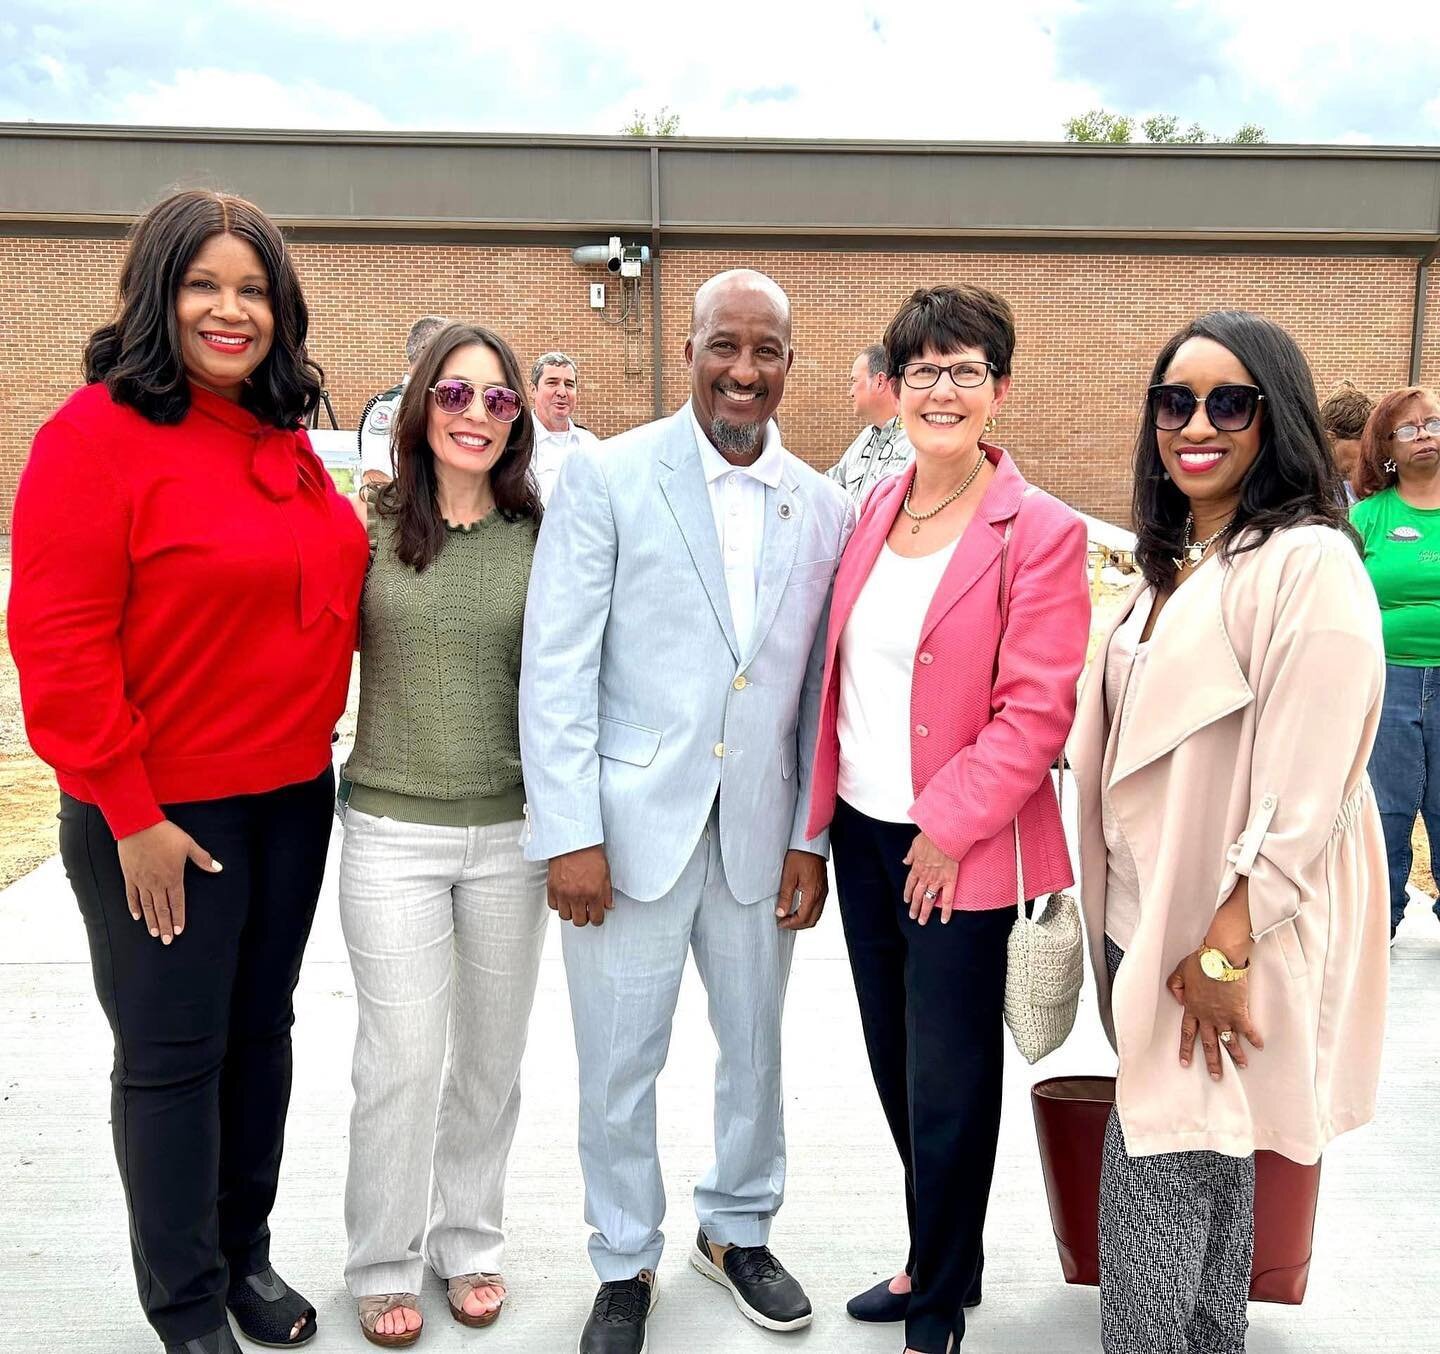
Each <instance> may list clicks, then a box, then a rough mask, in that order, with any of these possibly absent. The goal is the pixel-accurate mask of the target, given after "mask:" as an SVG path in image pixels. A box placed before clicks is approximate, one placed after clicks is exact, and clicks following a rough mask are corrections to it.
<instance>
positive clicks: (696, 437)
mask: <svg viewBox="0 0 1440 1354" xmlns="http://www.w3.org/2000/svg"><path fill="white" fill-rule="evenodd" d="M793 357H794V354H793V351H792V349H791V346H790V303H789V300H788V298H787V297H786V295H785V293H784V292H783V291H782V290H781V289H780V287H779V286H777V285H776V284H775V283H774V282H773V281H772V280H771V279H770V278H768V277H766V276H764V275H763V274H761V273H755V272H750V271H747V270H740V271H735V272H729V273H722V274H720V275H719V276H718V277H714V278H711V279H710V281H709V282H707V283H705V285H704V286H702V287H701V288H700V290H699V291H698V292H697V293H696V296H695V304H694V311H693V315H692V320H691V331H690V338H689V340H688V341H687V343H686V345H685V359H686V364H687V366H688V367H689V369H690V391H691V395H690V402H689V403H688V404H687V405H686V406H685V407H684V408H682V409H681V410H680V411H679V412H678V413H677V414H675V415H673V416H672V417H670V418H666V419H661V420H659V421H658V422H655V423H651V424H648V425H647V426H645V427H642V428H636V429H634V430H633V431H632V432H629V433H626V434H624V435H623V436H621V437H617V438H614V439H612V440H610V441H608V442H606V443H604V444H603V445H601V446H599V447H595V448H586V447H581V448H579V449H577V450H576V451H575V452H574V453H573V454H572V455H571V456H570V457H569V458H568V459H567V461H566V462H565V465H564V468H563V469H562V471H561V473H560V480H559V483H558V485H557V487H556V490H555V495H554V497H553V499H552V500H551V504H550V508H549V510H548V512H547V513H546V516H545V523H544V526H543V527H542V528H541V531H540V539H539V542H538V543H537V545H536V551H535V563H534V568H533V571H532V574H531V579H530V595H529V602H528V604H527V607H526V613H525V641H524V657H523V662H522V666H521V684H520V738H521V760H522V762H523V765H524V769H525V787H526V797H527V800H528V815H529V823H530V838H529V843H528V845H527V848H526V854H527V855H528V856H529V858H530V859H532V860H536V859H538V860H548V861H549V863H550V867H549V900H550V906H551V907H553V908H555V909H556V910H557V911H558V912H559V914H560V916H561V918H562V920H564V921H569V922H571V923H573V925H571V926H567V927H566V928H565V932H564V954H565V970H566V974H567V977H568V980H569V986H570V1004H571V1010H572V1013H573V1016H574V1022H575V1047H576V1052H577V1054H578V1056H579V1065H580V1160H581V1166H582V1168H583V1171H584V1175H585V1216H586V1218H587V1220H588V1221H589V1223H590V1225H591V1226H592V1227H593V1228H594V1233H593V1235H592V1237H591V1239H590V1256H591V1260H592V1261H593V1263H594V1266H595V1270H596V1273H597V1274H598V1276H599V1278H600V1280H601V1283H600V1290H599V1292H598V1294H597V1295H596V1299H595V1304H594V1308H593V1310H592V1312H591V1314H590V1318H589V1320H588V1321H587V1322H586V1325H585V1329H584V1332H583V1334H582V1336H581V1339H580V1351H581V1354H640V1351H641V1350H643V1349H644V1346H645V1321H646V1317H647V1315H648V1313H649V1310H650V1307H651V1304H652V1303H653V1301H654V1296H655V1269H656V1266H657V1265H658V1264H659V1261H660V1253H661V1249H662V1247H663V1244H664V1236H663V1234H662V1233H661V1231H660V1223H661V1220H662V1218H663V1216H664V1212H665V1194H664V1186H663V1183H662V1180H661V1174H660V1165H659V1161H658V1158H657V1155H656V1143H655V1078H656V1077H657V1076H658V1074H659V1072H660V1069H661V1067H663V1066H664V1063H665V1057H666V1053H667V1051H668V1048H669V1042H670V1025H671V1020H672V1017H673V1015H674V1011H675V1002H676V998H677V996H678V994H679V990H680V980H681V976H682V974H683V973H684V969H685V961H686V955H687V954H688V953H689V952H690V951H692V950H693V952H694V954H695V962H696V967H697V968H698V969H699V971H700V976H701V979H702V980H703V981H704V983H705V988H706V991H707V993H708V997H709V1010H710V1024H711V1027H712V1029H713V1030H714V1033H715V1038H716V1042H717V1044H718V1045H719V1051H720V1058H719V1064H718V1068H717V1073H716V1080H715V1164H714V1166H713V1167H712V1168H711V1169H710V1171H709V1172H708V1173H707V1174H706V1176H705V1178H704V1179H703V1180H702V1181H701V1182H700V1183H699V1185H698V1186H697V1187H696V1190H695V1207H696V1212H697V1213H698V1215H699V1220H700V1232H699V1235H698V1236H697V1238H696V1244H695V1247H694V1249H693V1251H692V1252H691V1262H692V1264H693V1265H694V1266H695V1268H696V1269H698V1270H699V1271H700V1272H701V1273H702V1274H704V1275H706V1276H707V1277H708V1278H712V1279H714V1280H715V1281H716V1282H718V1283H720V1284H723V1285H724V1286H725V1287H726V1288H727V1289H728V1290H729V1291H730V1293H731V1294H732V1296H733V1297H734V1300H735V1302H736V1304H737V1306H738V1307H739V1308H740V1310H741V1312H742V1313H744V1315H746V1316H747V1317H749V1318H750V1319H751V1320H753V1321H755V1322H757V1323H758V1324H760V1325H762V1326H765V1327H767V1328H768V1329H771V1330H793V1329H797V1328H799V1327H801V1326H804V1325H807V1324H809V1321H810V1304H809V1302H808V1300H807V1299H806V1297H805V1294H804V1291H803V1290H802V1289H801V1287H800V1285H799V1283H797V1282H796V1281H795V1279H794V1278H792V1277H791V1276H790V1275H789V1274H788V1273H787V1272H786V1270H785V1269H784V1267H783V1266H782V1265H781V1264H780V1262H779V1261H778V1260H777V1259H776V1258H775V1256H774V1255H773V1254H772V1253H771V1252H770V1250H769V1248H768V1246H767V1245H766V1242H767V1240H768V1237H769V1231H770V1222H771V1220H772V1218H773V1217H774V1216H775V1213H776V1211H777V1210H778V1209H779V1207H780V1202H781V1198H782V1196H783V1193H784V1181H785V1141H784V1126H783V1117H782V1107H781V1085H780V1017H781V1008H782V1005H783V1002H784V995H785V983H786V979H787V977H788V975H789V970H790V955H791V949H792V947H793V945H794V939H795V932H796V931H798V930H803V929H805V928H806V927H809V926H813V925H814V924H815V922H816V921H817V920H819V916H820V910H821V908H822V907H823V905H824V902H825V893H826V887H827V885H826V875H825V857H826V854H827V852H828V850H829V843H828V841H827V840H826V839H825V837H824V836H823V835H822V836H821V837H817V838H814V839H810V840H807V839H806V837H805V819H806V814H807V812H808V806H809V780H810V765H811V755H812V753H813V751H814V745H815V735H816V726H817V723H818V718H819V708H818V703H819V696H820V679H821V675H822V673H821V666H822V661H823V656H824V641H825V621H826V617H827V613H828V610H829V601H830V585H831V582H832V580H833V578H834V574H835V568H836V564H837V563H838V560H839V556H840V551H841V549H842V548H843V546H844V544H845V541H846V538H847V537H848V536H849V534H850V530H851V528H852V527H853V525H854V510H853V508H852V507H851V504H850V500H849V499H848V497H847V496H846V495H845V493H844V492H843V491H842V490H841V489H840V488H839V486H838V485H835V484H833V483H831V482H830V481H828V480H826V479H825V478H824V477H823V476H821V475H820V474H818V473H817V472H816V471H814V470H812V469H811V468H810V467H809V466H807V465H805V464H804V463H803V462H801V461H799V460H798V459H796V458H795V457H794V456H792V455H791V454H790V453H789V452H787V451H786V450H785V449H784V447H782V446H781V444H780V436H779V431H778V429H777V428H776V426H775V424H774V423H773V422H772V420H771V415H772V414H773V413H774V411H775V409H776V407H777V406H778V405H779V403H780V398H781V396H782V394H783V393H784V390H785V375H786V373H787V372H788V371H789V368H790V364H791V362H792V360H793Z"/></svg>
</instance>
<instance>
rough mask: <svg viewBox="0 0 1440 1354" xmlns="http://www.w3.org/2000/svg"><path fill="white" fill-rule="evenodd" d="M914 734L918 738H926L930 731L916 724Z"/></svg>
mask: <svg viewBox="0 0 1440 1354" xmlns="http://www.w3.org/2000/svg"><path fill="white" fill-rule="evenodd" d="M915 733H916V735H917V736H918V737H920V738H928V737H929V736H930V730H929V729H927V728H926V727H925V726H924V725H923V724H917V725H916V726H915Z"/></svg>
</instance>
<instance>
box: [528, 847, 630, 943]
mask: <svg viewBox="0 0 1440 1354" xmlns="http://www.w3.org/2000/svg"><path fill="white" fill-rule="evenodd" d="M545 896H546V900H547V901H548V902H549V904H550V906H551V907H553V908H554V909H555V911H556V912H558V913H559V914H560V920H561V921H569V922H574V923H575V925H576V926H584V925H586V923H589V924H590V925H591V926H599V925H600V924H601V923H602V922H603V921H604V920H605V912H606V910H607V909H608V908H612V907H614V906H615V896H614V894H612V893H611V891H610V862H609V861H608V860H606V859H605V848H604V847H603V846H598V845H597V846H584V847H581V849H580V850H578V851H570V852H567V853H566V854H565V855H563V856H556V857H554V858H553V859H552V860H551V862H550V871H549V874H548V876H547V879H546V884H545Z"/></svg>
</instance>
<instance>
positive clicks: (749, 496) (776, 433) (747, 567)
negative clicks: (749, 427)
mask: <svg viewBox="0 0 1440 1354" xmlns="http://www.w3.org/2000/svg"><path fill="white" fill-rule="evenodd" d="M690 421H691V423H693V424H694V425H695V444H696V446H698V447H699V448H700V465H701V468H702V469H703V470H704V472H705V483H706V486H707V487H708V488H709V490H710V511H711V512H712V513H714V515H715V534H716V535H717V536H718V537H719V539H720V561H721V563H722V564H723V565H724V566H725V591H726V593H728V594H729V597H730V622H731V624H732V625H733V626H734V627H735V639H736V641H737V642H738V643H739V645H740V652H741V653H742V654H743V653H744V652H745V650H746V648H748V646H749V644H750V632H751V631H752V630H753V629H754V628H755V589H756V585H757V584H758V582H759V579H760V547H761V546H762V545H763V544H764V543H765V489H766V486H767V485H768V486H769V487H770V488H771V489H774V488H777V487H778V486H779V484H780V476H781V473H782V472H783V471H784V469H785V448H784V447H782V446H781V445H780V430H779V429H778V428H776V426H775V424H774V422H773V421H771V422H767V423H766V425H765V446H764V448H763V449H762V450H761V452H760V455H759V456H758V457H756V459H755V462H754V464H753V465H731V464H730V462H729V461H727V460H726V459H725V458H724V457H723V456H722V455H721V454H720V453H719V452H718V451H716V450H715V446H714V444H713V443H712V442H711V441H710V439H709V437H707V436H706V435H705V430H704V429H703V428H702V427H701V426H700V420H699V419H697V418H696V417H695V413H694V410H691V413H690Z"/></svg>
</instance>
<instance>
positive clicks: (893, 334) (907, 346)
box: [884, 283, 1015, 378]
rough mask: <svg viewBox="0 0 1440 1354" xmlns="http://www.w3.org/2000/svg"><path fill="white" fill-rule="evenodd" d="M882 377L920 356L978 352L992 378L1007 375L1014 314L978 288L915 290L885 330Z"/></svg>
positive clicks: (893, 374)
mask: <svg viewBox="0 0 1440 1354" xmlns="http://www.w3.org/2000/svg"><path fill="white" fill-rule="evenodd" d="M884 343H885V365H886V375H887V376H890V377H892V378H894V377H898V376H899V375H900V368H901V367H903V366H904V365H905V364H906V363H907V362H913V361H915V359H916V358H918V357H919V356H920V354H921V353H923V352H924V351H925V349H926V348H933V349H935V351H936V352H941V353H953V352H954V351H955V350H956V349H957V348H979V349H980V350H981V351H982V352H983V353H984V354H985V360H986V361H987V362H989V363H990V365H991V366H992V367H993V368H994V369H995V375H996V377H997V378H998V377H1001V376H1009V375H1010V361H1011V359H1012V358H1013V357H1014V356H1015V313H1014V311H1012V310H1011V309H1010V303H1009V302H1008V301H1006V300H1005V298H1004V297H1003V296H997V295H996V294H995V293H994V292H993V291H987V290H986V289H985V288H984V287H972V286H970V285H968V284H967V283H961V284H960V285H959V286H955V287H921V288H920V289H919V290H917V291H913V292H911V293H910V295H909V296H908V297H907V298H906V299H905V301H904V303H903V304H902V305H901V307H900V309H899V310H897V311H896V312H895V315H894V318H893V319H891V321H890V323H889V324H888V325H886V327H885V340H884Z"/></svg>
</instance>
